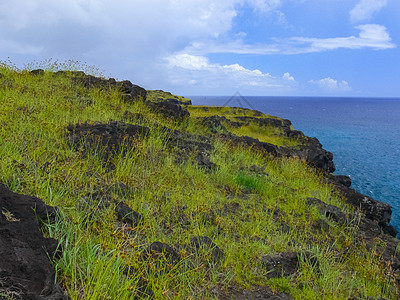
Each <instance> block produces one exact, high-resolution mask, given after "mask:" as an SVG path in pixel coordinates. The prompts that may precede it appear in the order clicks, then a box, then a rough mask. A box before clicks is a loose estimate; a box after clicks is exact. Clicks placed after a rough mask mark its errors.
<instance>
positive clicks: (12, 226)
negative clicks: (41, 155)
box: [0, 184, 69, 300]
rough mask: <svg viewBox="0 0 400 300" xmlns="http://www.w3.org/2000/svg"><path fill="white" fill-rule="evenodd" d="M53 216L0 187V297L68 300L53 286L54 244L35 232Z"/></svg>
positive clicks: (46, 208) (30, 199) (36, 201)
mask: <svg viewBox="0 0 400 300" xmlns="http://www.w3.org/2000/svg"><path fill="white" fill-rule="evenodd" d="M55 214H56V209H55V208H53V207H50V206H47V205H45V204H44V203H43V202H42V200H40V199H38V198H36V197H30V196H25V195H19V194H16V193H13V192H12V191H10V190H9V189H8V188H7V187H5V186H4V185H1V184H0V257H1V259H0V295H6V297H8V298H9V299H38V300H39V299H43V300H44V299H48V300H61V299H69V298H68V297H67V296H66V295H65V293H64V291H63V290H62V289H61V288H60V286H59V285H58V284H57V283H55V271H54V268H53V267H52V265H51V263H50V261H49V257H50V258H54V257H59V256H60V255H61V250H60V249H59V247H58V241H56V240H55V239H52V238H45V237H43V234H42V232H41V231H40V229H39V228H40V223H41V222H42V221H44V222H47V221H48V220H50V221H51V220H54V217H55ZM38 222H39V223H38ZM8 298H6V299H8ZM2 299H3V298H2Z"/></svg>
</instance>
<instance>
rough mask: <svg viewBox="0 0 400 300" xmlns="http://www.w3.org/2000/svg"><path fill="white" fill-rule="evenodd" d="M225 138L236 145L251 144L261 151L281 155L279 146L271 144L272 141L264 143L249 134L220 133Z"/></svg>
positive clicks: (250, 145)
mask: <svg viewBox="0 0 400 300" xmlns="http://www.w3.org/2000/svg"><path fill="white" fill-rule="evenodd" d="M220 136H221V137H222V138H223V139H225V140H227V141H230V142H231V143H232V144H234V145H245V146H249V147H251V148H253V149H256V150H259V151H265V152H266V153H269V154H271V155H273V156H276V157H280V156H281V154H280V153H279V152H278V147H277V146H275V145H273V144H270V143H264V142H260V141H259V140H258V139H255V138H252V137H249V136H240V137H239V136H236V135H234V134H232V133H227V134H221V135H220Z"/></svg>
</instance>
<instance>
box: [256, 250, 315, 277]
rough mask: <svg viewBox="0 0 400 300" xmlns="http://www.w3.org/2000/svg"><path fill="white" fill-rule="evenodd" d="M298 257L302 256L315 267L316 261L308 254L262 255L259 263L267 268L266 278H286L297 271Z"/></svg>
mask: <svg viewBox="0 0 400 300" xmlns="http://www.w3.org/2000/svg"><path fill="white" fill-rule="evenodd" d="M300 255H303V256H304V257H305V258H306V259H307V260H308V261H309V262H310V263H311V264H313V265H316V264H317V263H318V261H317V260H316V258H315V257H312V256H311V255H310V254H309V253H302V254H300V253H296V252H287V253H278V254H276V255H273V256H271V255H264V256H263V257H262V258H261V263H262V264H263V265H264V266H265V267H266V268H267V271H268V274H267V277H268V278H277V277H278V278H279V277H287V276H290V275H292V274H294V273H296V272H297V271H298V268H299V263H300V260H299V258H300Z"/></svg>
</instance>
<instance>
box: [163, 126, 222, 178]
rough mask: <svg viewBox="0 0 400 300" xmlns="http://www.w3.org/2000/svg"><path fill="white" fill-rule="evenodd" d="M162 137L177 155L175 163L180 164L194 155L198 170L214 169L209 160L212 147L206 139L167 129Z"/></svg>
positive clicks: (213, 164) (214, 165)
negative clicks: (164, 137)
mask: <svg viewBox="0 0 400 300" xmlns="http://www.w3.org/2000/svg"><path fill="white" fill-rule="evenodd" d="M164 135H165V136H166V143H167V146H168V147H169V148H174V149H175V150H176V151H177V152H178V154H179V157H178V158H177V160H176V162H177V163H181V162H183V161H184V160H186V159H187V158H188V157H190V156H191V155H194V157H195V159H196V162H197V164H198V165H199V167H200V168H203V169H206V170H213V169H215V167H216V164H215V163H213V162H212V161H211V160H210V155H211V152H212V150H213V146H212V144H211V141H210V140H209V139H208V138H206V137H202V136H197V135H193V134H190V133H186V132H181V131H177V130H170V129H168V128H164Z"/></svg>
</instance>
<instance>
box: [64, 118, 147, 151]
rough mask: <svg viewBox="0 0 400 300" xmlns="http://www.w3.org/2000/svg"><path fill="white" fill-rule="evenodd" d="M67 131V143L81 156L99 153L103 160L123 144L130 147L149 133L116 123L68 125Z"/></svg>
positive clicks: (136, 126)
mask: <svg viewBox="0 0 400 300" xmlns="http://www.w3.org/2000/svg"><path fill="white" fill-rule="evenodd" d="M67 130H68V139H69V143H70V145H71V146H72V147H73V148H75V150H79V151H81V152H82V154H83V155H87V154H88V153H89V152H90V151H94V150H95V151H99V153H101V154H102V155H103V156H105V158H108V157H109V155H111V154H114V153H116V152H118V151H120V150H121V147H122V146H123V145H124V144H125V145H127V144H130V145H131V146H132V143H133V142H134V140H135V139H138V138H139V137H143V136H145V135H147V134H148V133H149V129H148V128H147V127H143V126H139V125H132V124H128V123H124V122H116V121H111V122H109V123H94V124H88V123H82V124H76V125H69V126H68V127H67Z"/></svg>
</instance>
